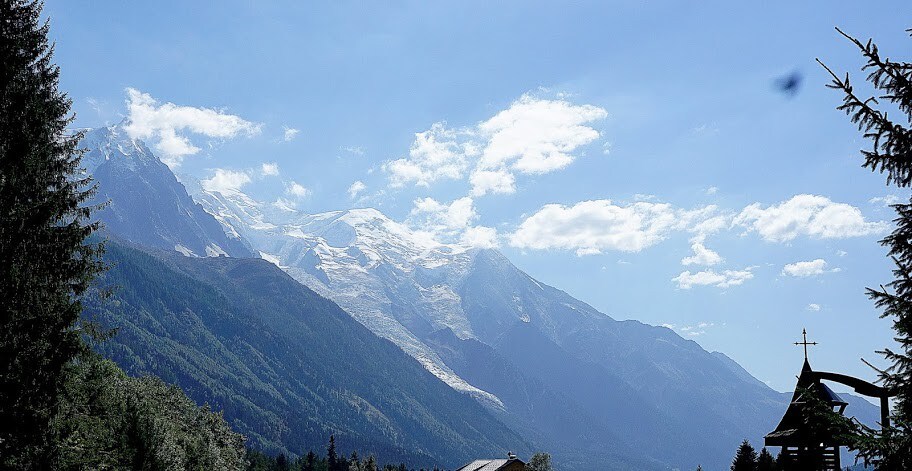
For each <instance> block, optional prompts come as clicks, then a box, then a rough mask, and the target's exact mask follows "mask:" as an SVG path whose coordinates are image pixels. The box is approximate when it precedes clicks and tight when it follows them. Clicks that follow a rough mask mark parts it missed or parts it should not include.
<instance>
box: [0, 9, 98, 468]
mask: <svg viewBox="0 0 912 471" xmlns="http://www.w3.org/2000/svg"><path fill="white" fill-rule="evenodd" d="M41 8H42V5H41V3H40V2H37V1H28V0H0V63H2V64H3V65H2V67H0V468H4V469H8V468H12V469H45V468H49V467H52V465H51V463H52V462H53V455H54V446H53V442H54V439H53V437H52V436H51V435H52V434H51V428H50V421H51V419H52V417H53V415H54V414H55V410H56V407H57V398H58V395H59V392H60V389H61V386H62V384H63V379H64V378H63V371H64V368H65V366H66V365H67V364H68V363H69V362H70V361H71V360H72V359H73V358H74V357H75V356H76V355H77V354H79V353H80V351H82V349H83V348H84V346H83V343H82V340H81V338H80V334H79V332H78V330H77V329H76V327H77V321H78V319H79V314H80V312H81V311H82V306H81V303H80V300H81V298H82V295H83V294H84V293H85V291H86V290H87V288H88V287H89V284H90V282H91V280H92V279H93V278H94V276H95V275H96V274H97V273H98V272H99V271H100V270H101V264H100V262H99V261H98V256H99V254H100V251H101V250H102V247H101V246H100V245H98V244H91V243H87V238H88V237H89V236H90V235H91V234H92V232H93V231H94V230H95V229H96V228H97V225H96V224H94V223H90V222H89V217H90V213H91V208H90V207H87V206H85V203H86V201H87V200H88V199H89V198H90V197H91V195H92V191H91V188H88V185H89V183H90V180H89V178H88V177H85V176H83V175H80V174H79V162H80V157H81V153H80V152H78V151H77V144H78V142H79V139H80V137H81V136H80V134H78V133H76V134H68V131H67V126H68V125H69V123H71V122H72V119H73V117H72V115H71V113H70V105H71V102H70V100H69V99H68V98H67V97H66V95H65V94H63V93H61V92H59V91H58V89H57V84H58V78H59V69H58V68H57V66H56V65H55V64H54V63H53V62H51V60H52V53H53V47H52V46H50V45H49V44H48V39H47V35H48V30H49V24H48V22H46V21H42V20H41V18H40V15H41Z"/></svg>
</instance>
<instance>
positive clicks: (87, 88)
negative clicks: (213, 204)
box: [45, 0, 912, 390]
mask: <svg viewBox="0 0 912 471" xmlns="http://www.w3.org/2000/svg"><path fill="white" fill-rule="evenodd" d="M792 3H793V2H749V3H748V2H728V1H721V2H709V1H707V2H692V3H691V4H689V5H685V4H683V2H633V1H619V2H574V4H573V5H568V4H567V2H555V3H544V2H451V3H447V4H444V3H443V2H389V3H387V2H384V4H383V5H380V4H379V3H378V4H375V5H365V4H363V3H359V2H317V3H313V4H308V5H303V2H268V3H267V2H241V1H223V2H218V3H217V4H215V3H209V2H198V3H197V2H154V3H152V2H150V3H139V2H116V1H110V2H105V1H92V2H88V1H56V0H48V2H47V5H46V8H45V13H46V14H47V15H48V16H49V17H50V18H51V20H52V31H51V34H52V37H53V38H54V39H55V40H56V41H57V49H56V56H55V57H56V60H57V62H58V63H59V64H60V66H61V68H62V78H61V85H62V88H63V89H64V90H65V91H66V92H67V93H69V95H70V97H71V98H72V99H73V101H74V109H75V111H76V113H77V121H76V125H77V126H81V127H95V126H100V125H105V124H113V123H117V122H119V121H121V120H122V119H123V118H124V117H127V116H128V115H129V117H130V118H131V119H132V120H133V122H134V123H136V124H135V126H134V132H135V133H136V134H137V135H141V136H142V137H144V138H146V139H147V140H148V141H149V142H150V143H151V144H152V145H153V148H154V149H156V150H157V151H158V152H159V153H160V154H163V156H164V157H165V158H166V159H169V163H171V164H172V165H173V166H174V168H175V170H176V171H177V172H178V173H182V174H187V175H192V176H195V177H197V178H200V179H210V180H209V181H210V182H214V183H213V184H216V183H218V184H222V185H233V186H243V190H244V191H245V192H246V193H248V194H250V195H251V196H253V197H254V198H256V199H258V200H262V201H276V202H280V203H282V204H288V205H294V206H296V207H297V208H298V209H300V210H303V211H307V212H321V211H327V210H334V209H344V208H350V207H360V206H372V207H377V208H378V209H380V210H382V211H384V212H385V213H386V214H388V215H389V216H390V217H392V218H394V219H396V220H400V221H405V222H407V223H409V224H410V225H412V226H414V227H415V228H416V229H419V230H427V231H429V232H432V233H433V234H434V235H435V236H437V237H440V238H441V239H448V240H458V239H462V240H471V241H473V243H478V244H485V245H497V246H498V247H499V248H500V250H502V251H503V252H504V253H506V254H507V255H508V257H509V258H510V259H511V260H512V261H513V262H514V263H515V264H516V265H518V266H519V267H520V268H522V269H524V270H526V271H527V272H528V273H530V274H531V275H532V276H534V277H536V278H538V279H540V280H542V281H544V282H547V283H549V284H552V285H554V286H556V287H559V288H561V289H564V290H565V291H568V292H569V293H571V294H572V295H574V296H576V297H578V298H580V299H582V300H584V301H587V302H589V303H590V304H592V305H593V306H595V307H597V308H599V309H600V310H602V311H604V312H606V313H608V314H610V315H612V316H613V317H615V318H618V319H637V320H641V321H644V322H648V323H651V324H657V325H658V324H667V325H669V326H673V327H672V328H674V329H675V330H676V331H677V332H679V333H680V334H681V335H683V336H685V337H687V338H692V339H693V340H695V341H697V342H699V343H700V344H701V345H703V346H704V347H705V348H707V349H709V350H719V351H722V352H724V353H726V354H728V355H729V356H731V357H732V358H734V359H735V360H737V361H738V362H740V363H741V364H742V365H744V366H745V367H746V368H747V369H748V370H749V371H750V372H751V373H753V374H754V375H755V376H757V377H758V378H760V379H761V380H764V381H767V382H768V384H770V385H771V386H773V387H774V388H776V389H779V390H786V389H789V388H791V387H792V385H793V382H794V375H795V374H796V373H797V372H798V369H799V367H800V361H801V352H800V350H799V349H798V348H796V347H794V346H792V345H791V342H794V341H796V340H799V339H800V332H801V328H802V327H807V329H808V330H809V332H810V336H811V338H812V340H817V341H819V342H821V345H820V346H819V347H816V349H812V353H811V355H812V362H813V363H814V365H815V366H816V367H818V368H820V369H829V370H836V371H841V372H846V373H850V374H857V375H860V376H863V377H868V378H871V377H873V375H872V372H871V371H870V370H869V369H868V368H867V367H865V366H864V365H863V364H862V363H861V362H860V361H859V357H862V356H863V357H865V358H866V359H868V360H872V361H874V360H879V357H878V356H877V355H876V354H874V353H873V351H874V350H876V349H878V348H881V347H883V346H885V345H887V344H888V343H889V342H890V338H891V330H890V329H889V322H888V321H885V320H879V319H877V314H878V313H877V311H876V310H875V309H874V308H873V306H872V305H871V303H870V302H869V301H868V300H867V298H866V297H865V295H864V287H865V286H875V285H877V284H879V283H885V282H887V281H889V280H890V277H891V275H890V273H889V270H890V265H889V263H888V262H887V260H886V258H885V257H884V254H885V250H884V249H883V248H881V247H880V246H879V245H878V244H877V243H876V241H877V240H878V239H879V238H880V237H881V236H882V235H883V234H884V233H885V231H886V230H888V228H889V224H888V221H889V220H890V219H891V218H892V212H891V210H890V209H889V208H886V207H885V206H884V203H883V198H885V197H890V196H892V197H900V198H907V197H908V194H907V193H908V192H907V191H898V190H896V189H893V188H887V187H885V185H884V178H883V177H882V176H881V175H879V174H872V173H870V172H868V171H866V170H863V169H861V168H860V163H861V157H860V156H859V153H858V150H859V149H860V148H862V147H866V146H867V143H866V142H864V141H863V140H862V139H861V138H860V137H859V133H858V132H857V131H856V130H855V129H854V128H853V126H852V125H851V123H849V122H848V120H847V119H846V117H845V116H843V115H842V114H840V113H839V112H837V111H835V110H834V108H835V106H836V105H837V104H838V103H839V101H840V97H839V95H838V94H837V93H836V92H834V91H832V90H828V89H826V88H824V84H825V83H826V82H827V76H826V74H825V72H824V71H823V70H822V69H821V68H820V67H819V66H817V65H816V64H815V63H814V58H815V57H820V58H821V59H823V60H824V61H825V62H827V63H828V64H829V65H830V66H831V67H833V68H834V69H835V70H837V71H841V72H845V71H851V72H852V73H853V75H854V77H856V81H858V82H859V83H860V82H861V77H862V75H861V74H860V73H859V72H858V67H859V66H860V65H861V61H860V59H859V55H858V54H857V51H856V50H855V49H853V46H852V45H851V44H849V43H848V42H847V41H845V40H844V39H842V38H841V37H840V36H839V35H838V34H837V33H836V32H835V31H834V30H833V27H834V26H840V27H842V28H843V29H844V30H846V31H847V32H849V33H850V34H854V35H856V36H859V37H861V38H865V39H866V38H868V37H874V38H875V40H876V41H877V42H878V44H879V46H880V48H881V50H882V51H884V52H885V53H887V55H889V56H891V57H897V58H902V54H903V53H904V52H907V51H909V45H910V44H912V39H910V38H908V36H907V34H906V33H904V29H905V28H907V27H909V26H910V25H909V24H907V23H904V21H906V20H907V19H908V18H909V17H910V15H909V14H910V13H912V5H910V4H909V3H908V2H878V3H876V4H872V5H871V6H866V7H865V8H864V9H861V8H860V7H859V6H858V5H859V4H858V3H857V2H800V4H798V5H794V4H792ZM795 71H797V72H799V73H801V74H802V76H803V78H804V80H803V82H802V86H801V88H800V90H799V93H798V94H797V95H796V96H794V97H788V96H785V95H783V94H782V93H779V92H778V91H777V90H776V89H775V87H774V81H775V80H776V78H777V77H781V76H784V75H786V74H790V73H792V72H795ZM131 90H132V91H131ZM264 163H265V164H274V165H275V166H274V167H273V166H268V167H265V168H264V167H263V164H264ZM218 169H221V173H217V172H219V170H218ZM485 172H487V173H485ZM216 175H218V176H219V178H217V179H212V177H213V176H216ZM356 182H360V185H355V186H353V185H354V184H355V183H356ZM362 186H363V188H362ZM355 190H358V191H355ZM352 193H354V196H352ZM876 198H881V199H879V200H878V199H876ZM875 363H878V361H875ZM880 363H881V364H882V362H880Z"/></svg>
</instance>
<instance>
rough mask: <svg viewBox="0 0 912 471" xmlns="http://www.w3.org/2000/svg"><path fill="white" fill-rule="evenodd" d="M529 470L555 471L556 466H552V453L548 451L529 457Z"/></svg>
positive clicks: (527, 464)
mask: <svg viewBox="0 0 912 471" xmlns="http://www.w3.org/2000/svg"><path fill="white" fill-rule="evenodd" d="M526 470H527V471H553V470H554V468H553V467H552V466H551V455H549V454H548V453H536V454H534V455H532V457H531V458H529V462H528V463H526Z"/></svg>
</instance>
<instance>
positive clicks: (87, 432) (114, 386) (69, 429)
mask: <svg viewBox="0 0 912 471" xmlns="http://www.w3.org/2000/svg"><path fill="white" fill-rule="evenodd" d="M68 370H69V371H68V373H69V374H68V375H67V381H66V383H65V385H64V388H63V392H62V395H61V405H60V412H59V414H58V416H57V418H56V419H55V421H54V428H55V429H56V432H57V436H58V437H59V440H60V441H59V445H58V449H59V454H58V457H57V463H56V464H55V466H54V468H55V469H60V470H67V469H72V470H77V469H220V470H242V469H245V468H246V462H245V460H244V439H243V437H242V436H241V435H239V434H237V433H235V432H233V431H231V429H230V427H229V426H228V424H227V423H226V422H225V420H224V419H223V418H222V416H221V414H217V413H214V412H211V411H210V410H209V407H208V406H203V407H198V406H197V405H196V404H195V403H194V402H193V401H191V400H190V399H189V398H187V396H185V395H184V393H183V392H182V391H181V390H180V389H178V388H176V387H174V386H168V385H166V384H165V383H164V382H162V381H161V380H160V379H158V378H154V377H142V378H131V377H129V376H127V375H126V374H124V372H123V371H122V370H120V368H118V367H117V365H115V364H114V363H113V362H111V361H108V360H102V359H100V358H99V357H97V356H96V355H92V354H90V355H86V356H85V358H83V359H81V360H80V361H77V362H74V363H72V364H71V365H70V366H69V367H68Z"/></svg>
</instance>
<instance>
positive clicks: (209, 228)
mask: <svg viewBox="0 0 912 471" xmlns="http://www.w3.org/2000/svg"><path fill="white" fill-rule="evenodd" d="M81 146H82V147H83V148H85V149H87V152H86V153H85V155H84V157H83V160H82V165H83V168H84V169H85V171H86V172H88V173H91V174H92V176H93V178H94V179H95V183H96V184H97V185H98V193H97V195H96V197H95V201H96V202H105V201H107V202H108V205H107V206H106V207H105V208H104V209H103V210H101V211H99V212H97V213H96V216H97V217H98V218H99V219H100V220H101V221H102V222H103V223H104V226H105V230H107V231H108V232H110V233H113V234H117V235H118V236H119V237H121V238H123V239H126V240H129V241H131V242H135V243H138V244H142V245H147V246H150V247H156V248H161V249H165V250H176V251H178V252H181V253H183V254H184V255H188V256H196V257H206V256H209V257H217V256H223V255H224V256H232V257H252V256H254V253H253V252H252V251H251V250H250V248H249V247H247V246H246V245H245V243H244V241H243V240H242V239H240V238H238V237H232V236H231V235H228V234H226V233H225V231H224V229H223V226H222V225H220V224H219V223H218V222H217V221H216V220H215V218H213V217H212V215H210V214H209V213H207V212H206V211H204V210H203V208H202V207H200V206H199V205H198V204H196V203H195V202H194V201H193V199H192V198H191V197H190V196H189V195H188V194H187V191H186V190H185V189H184V187H183V185H181V184H180V182H178V181H177V178H176V177H175V176H174V174H173V173H172V172H171V170H170V169H169V168H168V166H167V165H165V164H164V163H162V162H161V161H160V160H159V159H158V158H157V157H156V156H155V155H153V153H152V152H151V151H150V150H149V148H148V147H146V145H145V144H144V143H143V142H142V141H140V140H138V139H132V138H130V137H129V136H128V135H127V133H126V132H125V131H124V130H123V129H122V128H121V127H120V126H119V125H118V126H111V127H105V128H98V129H94V130H91V131H89V132H87V133H86V135H85V138H84V139H83V141H82V143H81Z"/></svg>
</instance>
